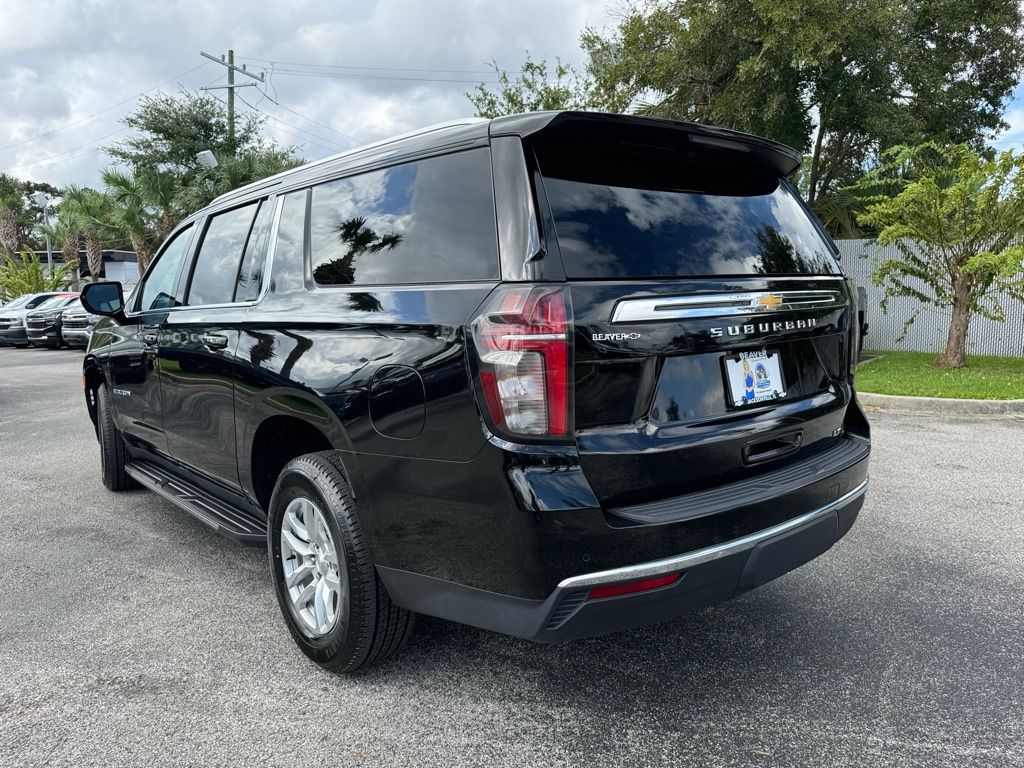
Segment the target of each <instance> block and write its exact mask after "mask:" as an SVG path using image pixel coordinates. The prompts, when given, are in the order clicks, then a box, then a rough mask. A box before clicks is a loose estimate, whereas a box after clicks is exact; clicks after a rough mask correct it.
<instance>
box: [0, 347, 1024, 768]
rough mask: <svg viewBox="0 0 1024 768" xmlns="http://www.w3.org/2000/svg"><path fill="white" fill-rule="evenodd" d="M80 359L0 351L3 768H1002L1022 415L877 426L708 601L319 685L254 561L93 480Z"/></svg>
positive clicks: (261, 562) (428, 637) (434, 629)
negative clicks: (859, 487) (745, 583)
mask: <svg viewBox="0 0 1024 768" xmlns="http://www.w3.org/2000/svg"><path fill="white" fill-rule="evenodd" d="M80 359H81V353H80V352H73V351H45V350H24V351H22V350H13V349H0V450H2V455H3V470H2V472H0V522H2V527H3V531H4V535H3V536H2V537H0V564H2V565H3V568H2V569H0V765H3V766H15V765H20V766H42V765H47V766H72V765H74V766H84V765H105V766H106V765H128V764H140V765H154V766H155V765H181V764H204V765H228V764H238V765H246V766H252V765H282V766H284V765H289V766H294V765H297V764H300V765H346V766H347V765H354V766H364V765H401V766H423V765H436V766H461V765H467V766H491V765H494V766H511V765H529V766H547V765H557V766H569V765H573V766H575V765H588V766H589V765H607V766H633V765H636V766H641V765H666V766H668V765H671V766H705V767H707V766H757V767H761V766H764V767H768V766H771V767H775V766H814V767H816V768H819V767H820V766H839V765H844V766H845V765H855V766H929V767H931V766H957V767H958V768H963V767H964V766H1008V765H1021V766H1024V566H1022V562H1024V513H1022V509H1024V505H1022V490H1021V488H1022V484H1021V480H1022V475H1024V471H1022V470H1024V448H1022V445H1024V422H1021V421H1016V422H1014V421H1005V420H1003V421H1000V420H993V419H989V420H969V419H957V418H956V415H955V414H951V417H952V418H953V420H952V421H942V420H935V419H930V418H925V417H920V416H918V417H913V418H911V417H901V416H894V415H890V414H876V415H874V419H873V424H874V430H875V431H874V435H875V449H874V454H873V459H872V462H873V463H872V487H871V489H870V491H869V496H868V500H867V503H866V505H865V507H864V510H863V512H862V513H861V517H860V520H859V522H858V523H857V525H856V526H855V527H854V529H853V531H852V532H851V533H850V534H849V535H848V536H847V537H846V538H845V539H844V540H843V541H842V542H840V543H839V544H838V545H837V546H836V547H835V548H833V549H832V550H831V551H830V552H829V553H827V554H826V555H824V556H823V557H821V558H819V559H818V560H816V561H814V562H813V563H811V564H809V565H808V566H806V567H804V568H802V569H800V570H798V571H796V572H794V573H791V574H789V575H787V576H784V577H782V578H781V579H779V580H777V581H775V582H773V583H771V584H769V585H767V586H765V587H763V588H761V589H760V590H755V591H754V592H751V593H747V594H746V595H744V596H742V597H741V598H739V599H737V600H735V601H733V602H731V603H728V604H725V605H722V606H718V607H716V608H714V609H710V610H707V611H704V612H702V613H700V614H697V615H694V616H690V617H686V618H684V619H681V620H678V621H675V622H672V623H669V624H666V625H662V626H659V627H655V628H651V629H646V630H642V631H635V632H629V633H624V634H619V635H614V636H611V637H607V638H602V639H596V640H587V641H582V642H577V643H574V644H570V645H563V646H540V645H534V644H530V643H527V642H525V641H520V640H515V639H511V638H506V637H502V636H499V635H495V634H491V633H488V632H484V631H480V630H475V629H471V628H468V627H462V626H457V625H454V624H449V623H446V622H442V621H438V620H433V619H423V618H421V620H420V621H419V623H418V625H417V629H416V632H415V634H414V636H413V638H412V640H411V641H410V643H409V645H408V646H407V648H406V650H405V652H404V653H403V654H402V655H401V656H400V657H399V658H398V659H397V660H395V661H394V662H392V663H390V664H389V665H388V666H385V667H382V668H377V669H374V670H371V671H370V672H368V673H365V674H361V675H359V676H356V677H343V676H335V675H331V674H328V673H326V672H323V671H321V670H320V669H319V668H317V667H316V666H314V665H313V664H312V663H310V662H309V661H307V660H306V658H305V657H304V656H302V655H301V654H300V652H299V651H298V649H297V648H296V647H295V646H294V645H293V643H292V641H291V639H290V638H289V636H288V633H287V631H286V629H285V626H284V624H283V621H282V619H281V617H280V616H279V614H278V608H277V604H276V602H275V600H274V596H273V593H272V591H271V585H270V581H269V575H268V572H267V567H266V561H265V553H264V552H263V551H262V550H259V549H252V548H246V547H242V546H239V545H236V544H233V543H231V542H229V541H226V540H224V539H221V538H218V537H217V536H216V535H215V534H213V533H212V532H210V531H209V530H208V529H206V528H205V527H203V526H202V525H201V524H200V523H198V522H195V521H193V520H192V519H191V518H189V517H187V516H186V515H184V514H183V513H181V512H179V511H178V510H177V509H176V508H174V507H173V506H172V505H171V504H170V503H168V502H165V501H163V500H161V499H160V498H158V497H156V496H155V495H152V494H150V493H147V492H145V491H133V492H129V493H122V494H112V493H109V492H108V491H106V490H105V489H104V488H103V486H102V485H101V483H100V479H99V457H98V448H97V445H96V442H95V439H94V437H93V433H92V428H91V425H90V423H89V421H88V418H87V416H86V412H85V407H84V404H83V401H82V397H81V393H80V386H81V379H80Z"/></svg>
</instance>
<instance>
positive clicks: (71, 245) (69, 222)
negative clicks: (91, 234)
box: [41, 206, 82, 290]
mask: <svg viewBox="0 0 1024 768" xmlns="http://www.w3.org/2000/svg"><path fill="white" fill-rule="evenodd" d="M41 230H42V232H43V234H44V235H46V236H47V237H49V238H50V241H51V242H54V243H57V244H58V245H59V246H60V249H61V255H62V256H63V258H64V264H65V266H67V268H68V270H69V271H70V273H71V285H72V287H73V288H75V289H76V290H77V288H78V252H79V250H80V249H81V247H82V236H81V235H80V234H79V233H78V230H77V229H76V222H75V216H74V213H73V212H72V211H70V210H69V209H68V208H67V207H65V206H61V207H60V209H59V210H58V212H57V218H56V219H54V220H53V223H52V224H44V225H43V226H42V227H41Z"/></svg>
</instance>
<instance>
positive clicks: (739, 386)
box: [722, 349, 786, 409]
mask: <svg viewBox="0 0 1024 768" xmlns="http://www.w3.org/2000/svg"><path fill="white" fill-rule="evenodd" d="M722 378H723V380H724V382H725V402H726V405H728V406H729V408H732V409H738V408H749V407H751V406H754V405H762V404H764V403H769V402H774V401H775V400H781V399H782V398H784V397H785V396H786V384H785V381H784V380H783V378H782V355H781V353H780V352H779V351H778V350H777V349H776V350H769V349H754V350H745V351H742V352H738V353H736V354H734V355H727V356H725V357H723V358H722Z"/></svg>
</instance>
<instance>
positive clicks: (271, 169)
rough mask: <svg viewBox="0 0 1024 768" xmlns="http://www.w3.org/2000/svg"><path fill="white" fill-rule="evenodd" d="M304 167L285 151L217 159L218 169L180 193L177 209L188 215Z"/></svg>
mask: <svg viewBox="0 0 1024 768" xmlns="http://www.w3.org/2000/svg"><path fill="white" fill-rule="evenodd" d="M301 164H302V161H301V160H298V159H296V158H295V157H293V156H292V154H291V152H290V151H286V150H262V151H251V152H245V153H243V154H240V155H237V156H235V157H224V156H218V157H217V165H216V166H214V167H213V168H204V169H203V170H201V171H199V172H198V173H197V174H196V175H195V176H194V177H192V178H191V179H190V180H189V181H188V182H187V183H186V184H185V185H184V186H183V187H182V188H181V189H180V190H178V193H177V195H176V197H175V208H176V209H177V211H178V212H179V213H180V214H182V215H188V214H190V213H192V212H193V211H198V210H199V209H200V208H202V207H203V206H205V205H208V204H209V203H210V202H211V201H212V200H213V199H214V198H216V197H219V196H220V195H223V194H225V193H227V192H230V191H231V190H233V189H238V187H241V186H244V185H246V184H249V183H251V182H254V181H258V180H260V179H263V178H266V177H267V176H273V175H274V174H276V173H280V172H281V171H286V170H288V169H289V168H294V167H295V166H297V165H301Z"/></svg>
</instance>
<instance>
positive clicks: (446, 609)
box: [378, 479, 867, 643]
mask: <svg viewBox="0 0 1024 768" xmlns="http://www.w3.org/2000/svg"><path fill="white" fill-rule="evenodd" d="M866 490H867V480H866V479H865V480H863V481H862V482H861V483H860V484H859V485H857V486H856V487H855V488H853V489H852V490H850V491H848V492H847V493H845V494H844V495H843V496H841V497H840V498H838V499H835V500H834V501H831V502H829V503H828V504H825V505H824V506H821V507H819V508H817V509H814V510H811V511H809V512H806V513H804V514H802V515H798V516H797V517H794V518H792V519H790V520H787V521H784V522H782V523H778V524H776V525H773V526H771V527H769V528H766V529H763V530H760V531H756V532H754V533H750V534H747V535H745V536H742V537H739V538H737V539H732V540H730V541H726V542H722V543H719V544H715V545H712V546H709V547H705V548H702V549H698V550H694V551H692V552H687V553H684V554H680V555H676V556H673V557H666V558H662V559H659V560H652V561H647V562H641V563H637V564H635V565H629V566H625V567H620V568H613V569H609V570H604V571H596V572H591V573H584V574H581V575H578V576H571V577H568V578H565V579H563V580H562V581H561V582H560V583H559V584H558V586H557V587H556V588H555V590H554V591H553V592H552V593H551V594H550V595H549V596H548V597H547V598H546V599H544V600H530V599H524V598H517V597H510V596H507V595H501V594H497V593H495V592H489V591H486V590H482V589H475V588H473V587H467V586H463V585H460V584H455V583H453V582H449V581H444V580H442V579H436V578H432V577H429V576H424V575H420V574H414V573H411V572H408V571H402V570H397V569H394V568H386V567H382V566H378V571H379V573H380V576H381V579H382V580H383V581H384V583H385V585H386V586H387V588H388V592H389V593H390V595H391V598H392V599H393V600H394V601H395V602H396V603H397V604H398V605H400V606H402V607H404V608H408V609H410V610H413V611H417V612H419V613H426V614H429V615H431V616H437V617H440V618H443V619H449V620H452V621H458V622H461V623H463V624H469V625H472V626H475V627H480V628H482V629H489V630H493V631H496V632H501V633H504V634H508V635H514V636H516V637H523V638H527V639H530V640H536V641H540V642H548V643H554V642H561V641H565V640H573V639H577V638H582V637H592V636H596V635H603V634H608V633H610V632H617V631H620V630H624V629H631V628H635V627H641V626H646V625H648V624H654V623H657V622H661V621H667V620H669V619H672V618H675V617H677V616H680V615H682V614H685V613H690V612H692V611H696V610H699V609H701V608H704V607H706V606H709V605H713V604H715V603H720V602H723V601H725V600H728V599H730V598H731V597H733V596H734V595H736V594H738V593H740V592H745V591H747V590H749V589H753V588H754V587H757V586H760V585H761V584H764V583H766V582H768V581H771V580H772V579H775V578H777V577H779V576H781V575H782V574H784V573H787V572H789V571H791V570H793V569H794V568H797V567H799V566H801V565H803V564H804V563H806V562H808V561H810V560H813V559H814V558H816V557H818V556H819V555H821V554H822V553H824V552H826V551H827V550H828V549H829V548H831V547H832V545H833V544H835V543H836V542H837V541H838V540H839V539H841V538H842V537H843V536H845V535H846V533H847V532H848V531H849V530H850V528H851V527H852V526H853V523H854V521H855V520H856V519H857V514H858V513H859V512H860V508H861V506H862V505H863V503H864V494H865V492H866ZM672 573H679V574H680V578H679V579H678V580H677V581H676V582H675V583H673V584H671V585H669V586H666V587H661V588H659V589H654V590H651V591H648V592H641V593H637V594H632V595H623V596H619V597H605V598H599V599H591V598H590V591H591V590H592V589H594V588H595V587H599V586H601V585H606V584H610V583H621V582H628V581H633V580H637V579H646V578H651V577H654V576H659V575H665V574H672Z"/></svg>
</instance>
